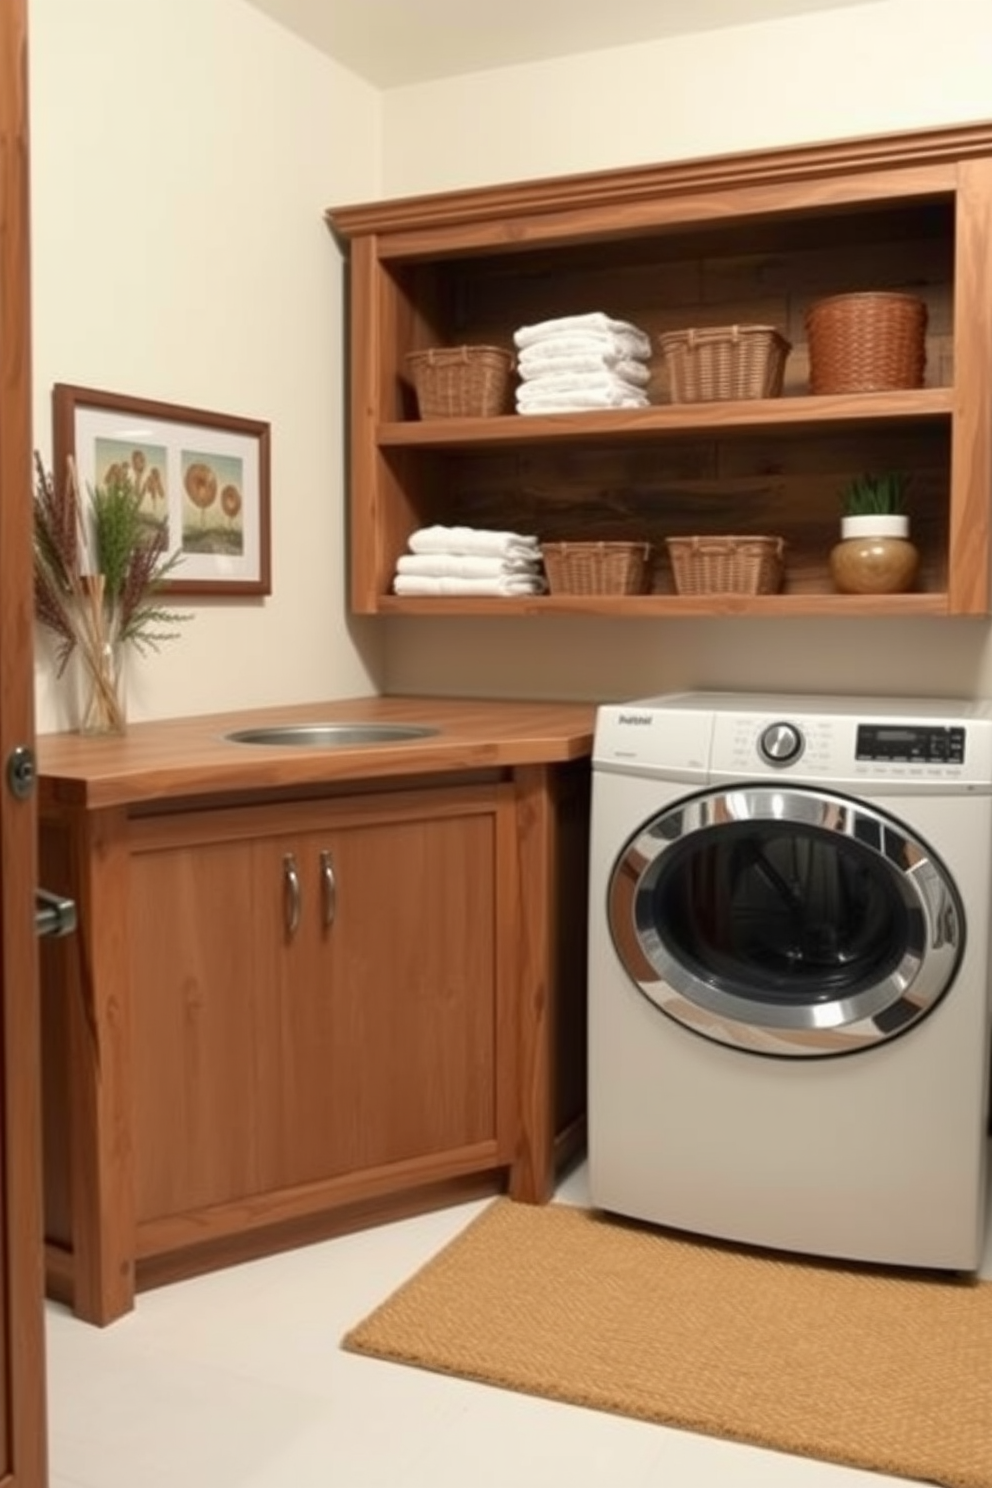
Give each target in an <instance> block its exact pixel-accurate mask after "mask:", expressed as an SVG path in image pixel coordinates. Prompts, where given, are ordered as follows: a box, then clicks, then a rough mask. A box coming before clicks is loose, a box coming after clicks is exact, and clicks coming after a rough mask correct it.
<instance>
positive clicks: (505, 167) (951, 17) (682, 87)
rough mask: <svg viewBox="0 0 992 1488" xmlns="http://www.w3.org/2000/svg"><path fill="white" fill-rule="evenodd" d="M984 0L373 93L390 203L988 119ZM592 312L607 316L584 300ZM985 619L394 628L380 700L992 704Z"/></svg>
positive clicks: (849, 15)
mask: <svg viewBox="0 0 992 1488" xmlns="http://www.w3.org/2000/svg"><path fill="white" fill-rule="evenodd" d="M990 61H992V7H989V5H988V3H987V0H942V3H940V4H939V5H937V4H933V3H932V0H875V3H871V4H866V5H863V6H860V7H857V8H855V9H851V10H838V11H825V12H821V13H819V14H815V15H808V16H803V17H799V18H796V19H792V20H787V21H778V22H774V23H767V24H762V25H753V26H748V27H739V28H736V29H734V30H728V31H723V32H712V31H711V32H707V33H705V34H701V35H697V36H684V37H679V38H676V39H673V40H669V41H664V42H658V43H656V44H654V45H650V46H636V47H625V48H620V49H616V50H613V51H611V52H608V53H607V52H601V53H598V54H596V55H586V56H581V57H572V58H563V59H561V60H559V61H556V62H548V63H542V64H535V65H532V66H528V67H518V68H513V69H507V70H502V71H494V72H488V73H482V74H475V75H473V76H471V77H462V78H456V79H453V80H450V81H445V82H436V83H432V84H430V85H425V86H421V87H411V88H406V89H395V90H392V91H390V92H389V93H387V94H386V95H385V98H384V163H383V184H384V188H385V193H386V194H387V195H389V196H400V195H407V194H410V193H417V192H428V191H442V190H448V189H452V188H455V187H460V186H468V185H477V184H487V183H494V182H498V181H510V180H519V179H524V178H529V177H535V176H542V175H559V174H568V173H570V172H576V171H587V170H598V169H603V168H608V167H613V166H623V165H633V164H638V163H644V162H649V161H654V160H665V159H679V158H688V157H692V156H699V155H707V154H720V153H725V152H731V151H736V150H745V149H748V148H758V147H766V146H776V145H787V144H791V143H799V142H805V141H813V140H818V139H830V138H839V137H841V136H852V135H858V134H871V133H885V132H890V131H900V130H905V129H914V128H918V127H926V126H930V125H941V124H952V123H961V122H967V121H975V120H979V119H985V118H989V117H992V89H990V82H989V78H990ZM583 308H603V309H609V307H608V306H599V307H583ZM989 638H990V628H989V625H988V624H987V623H986V622H984V621H940V620H933V621H924V620H914V621H912V622H899V623H893V622H887V621H876V622H867V621H865V622H854V621H852V622H834V621H829V622H828V621H822V620H821V621H815V620H807V621H793V622H790V623H789V624H788V625H782V624H776V623H774V622H764V621H752V620H746V619H737V620H734V621H727V620H712V621H710V620H702V621H626V622H625V621H619V620H618V621H611V622H595V621H582V622H576V621H569V620H565V619H555V618H553V617H549V618H548V619H547V620H544V621H537V620H535V621H524V620H513V621H485V620H478V621H471V622H466V621H464V620H459V622H458V624H457V625H455V626H452V625H446V624H445V623H444V621H443V620H424V621H416V622H415V621H412V620H405V621H400V620H391V621H389V622H388V649H387V670H386V689H387V690H388V691H394V692H400V691H404V690H409V691H423V692H431V691H441V692H452V693H475V694H482V693H490V694H492V695H495V696H511V695H527V696H549V697H559V698H561V697H586V698H593V699H599V698H602V699H616V698H622V697H633V696H641V695H648V694H651V693H655V692H659V691H664V690H670V689H673V688H681V687H730V688H734V687H739V688H744V689H760V688H776V689H782V690H789V691H796V690H801V689H803V688H809V689H812V690H815V691H821V692H822V691H827V690H836V691H841V692H856V693H872V692H877V693H879V694H886V695H893V694H897V693H900V692H907V693H917V692H919V693H929V694H933V695H934V696H942V697H948V696H952V695H955V694H961V695H966V696H971V695H975V694H992V654H990V644H989Z"/></svg>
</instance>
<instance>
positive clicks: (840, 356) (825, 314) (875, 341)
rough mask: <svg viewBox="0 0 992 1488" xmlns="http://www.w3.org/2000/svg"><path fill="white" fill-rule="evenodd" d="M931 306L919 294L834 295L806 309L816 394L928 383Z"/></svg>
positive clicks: (812, 386) (812, 388) (811, 382)
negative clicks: (929, 315) (927, 364)
mask: <svg viewBox="0 0 992 1488" xmlns="http://www.w3.org/2000/svg"><path fill="white" fill-rule="evenodd" d="M926 330H927V307H926V305H925V304H924V302H923V301H922V300H920V299H917V297H916V296H915V295H907V294H888V293H874V292H865V293H862V294H844V295H831V296H829V298H827V299H825V300H817V301H816V302H815V303H814V304H812V305H811V306H810V307H809V309H808V310H807V312H806V335H807V338H808V340H809V387H810V392H811V393H882V392H886V391H888V390H890V389H893V388H914V387H922V386H923V372H924V368H925V367H926V357H927V351H926Z"/></svg>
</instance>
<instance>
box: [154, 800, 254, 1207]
mask: <svg viewBox="0 0 992 1488" xmlns="http://www.w3.org/2000/svg"><path fill="white" fill-rule="evenodd" d="M219 815H220V814H214V815H212V816H211V815H205V816H204V818H203V819H202V820H200V819H197V818H196V817H191V818H190V819H188V820H184V819H183V818H182V817H178V818H173V819H171V820H168V819H166V820H165V821H163V822H162V823H159V824H155V827H154V828H153V827H144V828H140V829H139V831H138V834H137V835H138V841H136V842H135V843H134V844H133V846H132V856H131V893H130V919H131V925H130V930H131V934H130V941H131V986H132V1009H133V1033H134V1042H133V1048H134V1141H135V1183H136V1194H135V1200H136V1216H137V1219H138V1220H139V1222H140V1221H142V1220H150V1219H155V1218H158V1217H161V1216H163V1215H170V1214H180V1213H183V1212H184V1211H186V1210H191V1209H200V1208H204V1207H207V1206H208V1205H211V1204H220V1203H223V1202H225V1201H226V1200H230V1199H235V1198H240V1197H244V1196H246V1195H250V1194H253V1193H256V1192H258V1189H259V1176H258V1145H259V1137H258V1133H259V1130H260V1129H261V1127H262V1126H264V1124H265V1122H266V1120H267V1113H266V1112H265V1111H264V1110H263V1109H262V1108H261V1107H260V1105H259V1091H258V1081H257V1069H258V1064H259V1060H260V1051H259V1037H260V1026H261V1020H260V1017H259V1013H258V999H259V996H260V994H261V992H262V990H263V989H262V988H260V985H259V975H258V971H259V966H258V956H257V953H256V923H257V918H258V914H257V908H256V905H255V900H254V894H255V883H254V867H253V861H252V847H251V841H250V839H249V838H247V837H246V836H244V835H240V836H239V835H234V836H233V837H231V836H230V835H229V833H230V831H231V830H233V828H234V827H236V826H237V825H238V824H239V823H240V824H241V825H242V826H244V825H245V823H244V817H245V813H240V815H239V816H238V817H237V818H236V819H235V821H234V822H232V823H228V822H227V821H226V819H224V818H223V817H221V819H220V820H219V821H218V816H219ZM156 828H157V830H156ZM149 833H151V835H150V836H148V834H149Z"/></svg>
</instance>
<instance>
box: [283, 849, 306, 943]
mask: <svg viewBox="0 0 992 1488" xmlns="http://www.w3.org/2000/svg"><path fill="white" fill-rule="evenodd" d="M282 886H283V919H284V923H285V926H286V934H287V936H288V937H289V938H290V939H292V937H293V936H294V935H295V934H296V932H297V930H298V929H299V928H300V910H301V907H302V902H303V901H302V894H301V892H300V875H299V870H298V869H297V867H296V858H295V857H294V856H293V854H292V853H287V854H286V856H285V857H284V858H283V860H282Z"/></svg>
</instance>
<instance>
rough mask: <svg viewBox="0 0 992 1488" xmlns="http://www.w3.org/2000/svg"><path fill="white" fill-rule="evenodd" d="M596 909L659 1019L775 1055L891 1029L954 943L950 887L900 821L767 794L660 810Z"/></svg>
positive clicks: (820, 799) (901, 1024) (952, 955)
mask: <svg viewBox="0 0 992 1488" xmlns="http://www.w3.org/2000/svg"><path fill="white" fill-rule="evenodd" d="M607 914H608V917H609V925H610V932H611V935H612V938H613V943H614V946H615V948H616V952H617V954H618V956H619V957H620V960H621V962H622V963H623V965H624V967H625V968H626V971H627V973H628V974H629V976H630V977H631V978H632V979H633V981H634V982H635V983H636V985H637V986H638V987H639V988H640V990H641V991H642V992H643V993H644V995H645V996H646V997H648V998H650V999H651V1001H652V1002H653V1003H655V1004H656V1005H657V1006H658V1007H659V1008H661V1009H662V1011H663V1012H665V1013H667V1014H668V1015H669V1016H670V1017H672V1018H674V1019H676V1020H677V1021H678V1022H679V1023H682V1024H684V1025H685V1027H686V1028H690V1029H692V1030H693V1031H694V1032H696V1033H699V1034H702V1035H703V1036H704V1037H706V1038H709V1039H714V1040H716V1041H718V1042H720V1043H723V1044H729V1045H732V1046H734V1047H736V1048H739V1049H743V1050H747V1051H748V1052H750V1053H759V1054H771V1055H782V1056H798V1057H811V1056H812V1057H816V1056H820V1057H822V1056H826V1055H839V1054H848V1053H852V1052H855V1051H857V1050H862V1049H865V1048H867V1047H871V1046H874V1045H877V1044H879V1043H881V1042H883V1041H885V1040H887V1039H890V1038H894V1037H895V1036H896V1035H897V1034H900V1033H903V1032H904V1031H905V1030H906V1029H908V1028H909V1027H911V1026H912V1025H913V1024H914V1023H916V1022H918V1020H919V1019H921V1018H923V1017H925V1016H926V1015H927V1014H928V1013H929V1012H930V1011H931V1010H932V1009H933V1008H934V1007H935V1006H936V1004H937V1002H938V1001H939V1000H940V998H941V997H942V996H943V994H944V993H945V992H946V991H947V989H948V987H949V986H950V985H951V982H952V981H953V978H954V974H955V972H956V970H957V967H958V964H959V962H960V959H961V953H962V949H963V942H964V915H963V910H962V906H961V902H960V899H959V896H958V894H957V891H956V889H955V887H954V884H953V882H952V881H951V879H950V878H949V876H948V874H947V872H946V870H945V868H944V867H943V865H942V864H941V863H940V862H939V861H938V859H937V858H936V857H935V855H934V854H933V853H932V852H931V851H930V849H929V848H928V847H927V846H926V844H925V843H923V842H921V841H920V840H919V839H918V838H916V837H914V836H913V834H912V832H911V831H909V830H908V829H907V828H906V827H905V826H904V825H903V824H902V823H900V822H898V821H896V820H894V819H892V818H890V817H888V816H886V815H884V814H883V813H882V812H880V811H877V810H875V809H873V808H872V807H869V806H867V805H865V804H863V803H861V802H859V801H855V800H851V799H849V798H847V797H845V796H842V795H836V794H833V793H831V792H829V791H822V790H814V789H805V788H802V787H796V788H789V789H783V788H782V787H781V786H779V785H775V786H771V785H762V784H755V785H741V786H739V787H735V788H731V789H721V790H712V791H707V792H704V793H702V794H700V795H696V796H692V797H688V798H686V799H684V800H682V801H679V802H677V803H676V804H674V805H672V806H670V807H669V808H667V809H666V810H665V811H662V812H660V813H659V814H658V816H656V817H654V818H653V819H652V820H650V821H648V822H647V823H646V824H645V825H644V826H643V827H642V828H641V830H640V831H638V832H637V833H636V835H635V836H634V837H632V838H631V839H630V841H629V842H628V843H627V844H626V846H625V847H624V849H623V851H622V852H621V853H620V855H619V857H618V859H617V861H616V862H615V864H614V866H613V869H612V872H611V875H610V879H609V890H608V903H607Z"/></svg>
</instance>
